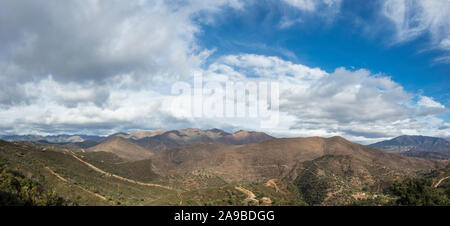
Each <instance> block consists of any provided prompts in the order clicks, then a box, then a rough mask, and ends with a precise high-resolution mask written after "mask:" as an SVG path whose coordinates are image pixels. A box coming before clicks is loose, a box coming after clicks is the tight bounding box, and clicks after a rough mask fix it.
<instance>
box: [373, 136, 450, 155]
mask: <svg viewBox="0 0 450 226" xmlns="http://www.w3.org/2000/svg"><path fill="white" fill-rule="evenodd" d="M370 146H371V147H375V148H378V149H380V150H383V151H386V152H390V153H398V154H402V155H405V156H411V157H424V158H437V159H448V158H449V157H450V141H448V140H446V139H443V138H438V137H427V136H407V135H404V136H399V137H396V138H394V139H391V140H386V141H381V142H377V143H374V144H371V145H370Z"/></svg>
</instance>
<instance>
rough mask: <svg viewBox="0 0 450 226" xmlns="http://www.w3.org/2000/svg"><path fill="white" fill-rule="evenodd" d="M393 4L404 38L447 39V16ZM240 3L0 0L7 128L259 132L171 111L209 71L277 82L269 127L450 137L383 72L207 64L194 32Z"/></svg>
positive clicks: (301, 5)
mask: <svg viewBox="0 0 450 226" xmlns="http://www.w3.org/2000/svg"><path fill="white" fill-rule="evenodd" d="M286 2H287V3H288V4H290V5H291V6H293V7H296V8H298V9H299V10H303V11H317V10H320V9H324V8H327V9H331V8H333V9H338V8H339V7H340V4H341V1H331V0H323V1H308V0H304V1H290V0H289V1H288V0H286ZM389 4H394V3H391V2H389V1H387V2H386V13H387V15H390V14H389V13H392V18H393V19H392V20H393V21H394V22H395V23H396V24H398V30H399V33H398V34H397V39H398V40H399V41H406V40H409V39H411V38H414V37H415V36H416V35H417V34H418V33H420V32H424V31H425V30H427V29H428V30H429V31H430V32H432V33H433V35H434V37H435V40H436V43H439V45H440V46H443V48H446V47H447V44H448V43H447V42H446V41H445V40H446V39H445V38H447V36H446V35H448V34H447V33H445V32H442V31H440V30H439V29H437V28H440V26H441V25H439V26H438V25H434V24H435V23H437V22H436V21H441V22H442V21H443V18H440V17H438V18H434V17H433V18H432V19H426V20H423V21H422V20H421V21H419V22H418V23H412V22H405V21H406V20H408V18H406V19H405V18H403V19H399V18H394V16H393V15H394V12H391V11H392V9H390V6H389ZM244 7H245V4H244V3H242V2H240V1H233V0H229V1H226V0H223V1H213V2H208V4H206V3H205V2H204V1H162V0H161V1H159V0H153V1H107V2H106V1H101V0H98V1H96V0H91V1H83V2H80V1H75V0H74V1H64V2H62V1H56V0H54V1H53V0H50V1H45V2H39V3H37V2H31V3H29V2H27V3H24V2H23V1H17V0H5V1H2V3H0V49H2V50H5V51H2V52H1V53H0V122H1V124H0V129H1V130H2V133H4V134H36V133H41V134H61V133H86V134H109V133H113V132H117V131H131V130H136V129H156V128H169V129H177V128H186V127H200V128H213V127H218V128H223V129H228V130H234V129H250V130H261V128H260V127H259V122H258V121H257V120H254V119H248V118H234V119H233V118H231V119H230V118H192V117H191V118H190V117H185V116H183V114H180V112H182V110H183V109H177V110H175V111H174V109H173V108H171V107H170V103H171V101H172V100H173V99H174V98H176V97H175V96H173V95H171V94H170V88H171V85H172V84H173V83H174V82H176V81H186V82H187V83H192V75H193V74H202V75H203V76H204V78H205V82H207V81H215V82H218V83H221V84H223V83H226V82H227V81H232V82H248V81H276V82H278V83H279V84H280V117H281V118H280V122H281V123H280V124H279V126H278V127H277V128H273V129H270V130H267V131H266V132H269V133H270V134H273V135H276V136H312V135H317V136H334V135H341V136H345V137H347V138H349V139H352V140H355V141H360V142H372V141H376V140H379V139H382V138H388V137H392V136H396V135H400V134H422V135H432V136H442V137H450V129H449V128H450V125H449V123H447V122H445V121H443V120H442V119H440V118H438V117H437V116H436V115H437V114H442V113H448V109H447V108H446V106H444V105H442V104H441V103H438V102H436V101H435V100H434V99H433V98H432V97H427V96H422V95H420V94H416V93H409V92H406V91H405V90H404V89H403V87H402V86H401V85H400V84H398V83H396V82H395V81H392V80H391V78H390V77H389V76H387V75H384V74H373V73H371V72H370V71H368V70H365V69H359V70H348V69H346V68H337V69H335V70H334V71H333V72H331V73H330V72H326V71H324V70H322V69H320V68H311V67H308V66H306V65H302V64H299V63H293V62H290V61H286V60H283V59H281V58H278V57H274V56H264V55H255V54H247V53H242V54H233V55H225V56H221V57H219V58H217V59H214V60H213V61H209V62H208V63H207V60H206V59H208V56H209V55H210V54H211V52H212V51H213V50H210V49H205V48H203V47H202V46H201V44H200V43H198V40H197V39H196V35H197V34H199V33H201V32H202V30H201V25H202V23H214V15H215V14H217V13H220V11H221V10H222V9H224V8H226V9H232V10H243V8H244ZM405 7H406V3H405ZM400 8H401V7H400ZM390 10H391V11H390ZM405 10H406V9H405ZM426 12H428V11H426ZM425 14H426V13H424V15H425ZM430 14H431V13H430ZM395 15H397V14H395ZM426 15H428V14H426ZM199 18H202V20H200V19H199ZM205 18H210V19H205ZM405 23H406V24H410V25H405ZM421 23H424V24H425V25H420V24H421ZM411 24H415V25H414V26H413V25H411ZM445 26H447V25H445ZM447 31H448V29H447ZM444 33H445V34H444Z"/></svg>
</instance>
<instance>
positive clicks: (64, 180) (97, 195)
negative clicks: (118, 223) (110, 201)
mask: <svg viewBox="0 0 450 226" xmlns="http://www.w3.org/2000/svg"><path fill="white" fill-rule="evenodd" d="M45 169H47V170H48V171H49V172H50V173H51V174H53V175H54V176H56V177H57V178H58V179H60V180H61V181H63V182H66V183H69V181H67V180H66V179H65V178H64V177H62V176H61V175H59V174H58V173H56V172H55V171H53V170H51V169H50V168H49V167H48V166H46V167H45ZM75 186H76V187H78V188H80V189H81V190H83V191H85V192H87V193H89V194H91V195H94V196H96V197H98V198H100V199H103V200H104V201H107V199H106V197H104V196H102V195H100V194H97V193H95V192H92V191H89V190H87V189H86V188H83V187H81V186H80V185H75Z"/></svg>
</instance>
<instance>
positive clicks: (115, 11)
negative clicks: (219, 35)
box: [0, 0, 242, 105]
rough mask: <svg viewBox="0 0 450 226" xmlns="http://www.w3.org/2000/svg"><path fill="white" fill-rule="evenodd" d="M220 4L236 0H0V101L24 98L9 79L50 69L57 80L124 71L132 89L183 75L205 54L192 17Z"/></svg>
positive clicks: (97, 78) (43, 74) (98, 78)
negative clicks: (30, 0)
mask: <svg viewBox="0 0 450 226" xmlns="http://www.w3.org/2000/svg"><path fill="white" fill-rule="evenodd" d="M178 4H182V7H181V5H178ZM224 6H229V7H232V8H233V7H236V8H240V7H242V4H240V1H237V0H217V1H210V2H208V3H206V2H204V1H196V0H192V1H183V2H177V1H163V0H150V1H120V0H113V1H100V0H88V1H83V2H80V1H76V0H67V1H57V0H50V1H45V2H27V3H24V2H23V1H16V0H5V1H1V3H0V49H2V53H0V73H1V74H0V76H1V79H0V80H2V83H1V84H0V88H1V89H0V105H2V104H3V105H5V104H6V105H8V104H12V103H16V102H23V101H26V99H27V97H25V96H23V95H21V94H20V93H21V90H17V89H15V88H14V87H11V86H14V85H15V84H18V83H21V82H27V81H37V80H41V79H46V78H47V77H48V76H49V75H51V76H52V77H53V79H54V80H55V81H57V82H81V83H84V82H90V81H94V82H96V83H104V82H105V81H107V80H109V79H113V78H115V77H117V76H122V75H129V76H132V81H134V86H135V87H134V88H138V87H139V86H144V87H145V86H148V85H151V84H155V83H156V82H160V81H165V82H167V81H168V80H169V79H173V80H176V79H178V78H180V77H183V76H187V75H189V74H190V73H191V71H192V69H195V68H196V67H199V66H200V65H201V64H202V63H203V60H204V58H205V57H206V56H207V55H208V53H209V50H205V49H203V48H201V47H199V46H198V45H197V41H196V38H195V36H196V34H198V32H199V31H200V29H199V24H198V23H196V22H194V19H195V17H196V16H198V15H210V14H214V13H216V12H218V11H219V10H220V7H224ZM3 80H5V81H3ZM141 88H142V87H141ZM15 90H17V91H15ZM7 97H10V98H14V100H11V99H9V98H7Z"/></svg>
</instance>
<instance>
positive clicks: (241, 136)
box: [217, 130, 274, 145]
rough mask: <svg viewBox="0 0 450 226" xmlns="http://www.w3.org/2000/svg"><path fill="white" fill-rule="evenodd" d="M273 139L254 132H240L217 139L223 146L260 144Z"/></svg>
mask: <svg viewBox="0 0 450 226" xmlns="http://www.w3.org/2000/svg"><path fill="white" fill-rule="evenodd" d="M273 138H274V137H272V136H269V135H267V134H265V133H261V132H253V131H251V132H249V131H244V130H239V131H237V132H236V133H233V134H229V135H226V136H223V137H220V138H219V139H217V141H218V142H219V143H223V144H235V145H241V144H251V143H258V142H262V141H266V140H270V139H273Z"/></svg>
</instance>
